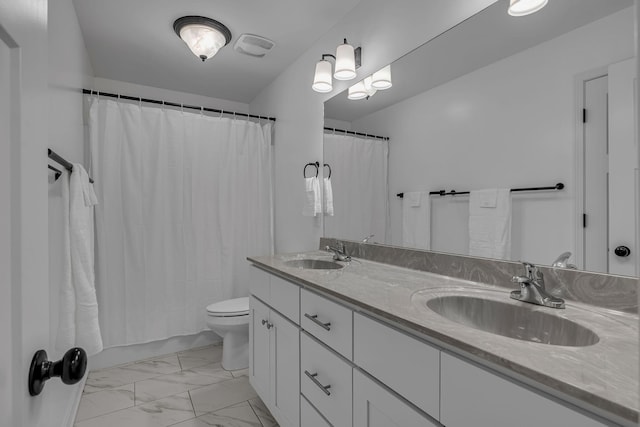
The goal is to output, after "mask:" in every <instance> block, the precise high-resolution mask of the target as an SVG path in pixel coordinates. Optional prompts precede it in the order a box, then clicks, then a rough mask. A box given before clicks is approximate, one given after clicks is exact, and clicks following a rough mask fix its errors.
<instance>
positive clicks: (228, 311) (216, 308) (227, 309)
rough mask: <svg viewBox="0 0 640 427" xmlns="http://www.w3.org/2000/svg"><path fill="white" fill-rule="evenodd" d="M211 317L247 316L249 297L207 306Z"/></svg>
mask: <svg viewBox="0 0 640 427" xmlns="http://www.w3.org/2000/svg"><path fill="white" fill-rule="evenodd" d="M207 312H208V313H209V314H210V315H213V316H216V315H217V316H242V315H245V314H249V297H244V298H234V299H228V300H226V301H220V302H216V303H213V304H209V305H208V306H207Z"/></svg>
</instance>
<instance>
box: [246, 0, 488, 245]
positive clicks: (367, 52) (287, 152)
mask: <svg viewBox="0 0 640 427" xmlns="http://www.w3.org/2000/svg"><path fill="white" fill-rule="evenodd" d="M494 1H495V0H476V1H473V2H469V1H466V0H455V1H454V0H432V1H428V2H425V1H423V0H406V1H403V2H402V3H401V4H400V3H398V2H389V1H383V0H366V1H361V2H360V3H358V5H357V6H356V7H355V8H353V9H352V10H351V11H350V12H349V13H348V14H347V15H346V16H345V17H344V18H343V19H342V20H341V21H340V22H339V23H338V24H336V25H335V26H334V27H333V28H332V29H331V30H329V31H328V32H327V34H325V35H324V36H323V37H322V38H320V39H319V40H318V41H317V42H316V43H315V44H314V45H313V46H312V47H311V48H310V49H309V50H308V51H307V52H306V53H305V54H303V55H302V56H300V58H298V60H296V61H295V62H294V63H293V64H292V65H291V66H289V67H288V68H287V69H286V70H285V71H284V72H283V73H281V74H280V75H279V76H278V78H276V80H274V82H273V83H271V85H269V86H268V87H267V88H265V89H264V90H263V91H262V92H261V93H260V95H258V96H257V97H256V99H254V101H253V102H252V103H251V104H250V109H251V112H252V113H255V114H262V115H270V116H275V117H276V118H277V122H276V125H275V138H274V141H275V245H276V252H294V251H302V250H310V249H314V248H317V247H318V239H319V238H320V237H321V236H322V223H321V220H320V219H319V218H314V217H303V216H302V213H301V212H302V204H303V201H304V193H303V191H302V188H303V187H302V183H303V181H302V168H303V166H304V164H305V163H308V162H313V161H321V159H322V135H323V132H322V128H323V123H324V118H323V113H324V110H323V102H324V101H325V100H327V99H329V98H330V97H332V96H333V95H335V94H336V93H339V92H341V91H343V90H344V89H346V88H347V87H348V83H349V82H337V81H334V89H333V92H331V93H329V94H319V93H316V92H313V91H312V90H311V82H312V79H313V70H314V67H315V63H316V62H317V61H318V60H319V59H320V56H321V55H322V54H323V53H332V52H334V51H335V48H336V46H337V45H338V44H340V43H341V42H342V39H343V38H344V37H346V38H347V39H348V40H349V42H350V43H352V44H353V45H354V46H362V48H363V60H362V61H363V64H362V67H361V68H360V69H359V70H358V76H359V78H362V77H363V76H366V75H368V74H371V73H373V72H374V71H376V70H378V69H380V68H382V66H384V65H386V64H388V63H390V62H392V61H394V60H395V59H397V58H399V57H400V56H402V55H403V54H405V53H407V52H409V51H410V50H412V49H414V48H415V47H417V46H419V45H421V44H422V43H424V42H425V41H427V40H430V39H431V38H433V37H434V36H436V35H438V34H440V33H442V32H443V31H444V30H446V29H448V28H450V27H452V26H453V25H455V24H457V23H458V22H460V21H462V20H463V19H465V18H467V17H469V16H471V15H473V14H475V13H476V12H478V11H479V10H481V9H483V8H484V7H486V6H488V5H490V4H491V3H493V2H494Z"/></svg>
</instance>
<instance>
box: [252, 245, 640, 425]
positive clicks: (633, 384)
mask: <svg viewBox="0 0 640 427" xmlns="http://www.w3.org/2000/svg"><path fill="white" fill-rule="evenodd" d="M310 258H311V259H322V260H331V255H330V254H328V253H327V252H324V251H314V252H307V253H303V254H289V255H275V256H266V257H250V258H248V260H249V261H251V262H252V263H254V264H255V265H257V266H258V267H260V268H262V269H265V270H267V271H269V272H272V273H275V274H277V275H279V276H281V277H284V278H286V279H289V280H292V281H295V282H297V283H299V284H302V285H304V286H307V287H309V288H311V289H315V290H317V291H319V292H321V293H324V294H325V295H328V296H331V297H333V298H336V299H338V300H340V301H342V302H344V303H346V304H348V305H351V306H353V307H354V308H355V309H356V310H358V309H360V310H364V311H367V312H369V313H372V314H373V315H375V316H378V317H380V318H384V319H388V320H389V321H391V322H392V323H393V324H396V325H398V326H400V327H401V328H403V329H405V330H407V331H409V332H413V333H416V334H418V335H419V336H421V337H423V338H424V339H426V340H431V341H433V342H434V343H436V344H437V345H440V346H441V347H443V348H445V349H447V350H449V351H451V352H454V353H458V354H461V355H464V356H467V357H469V358H472V359H473V360H476V361H478V362H480V363H486V364H487V366H489V367H492V368H494V369H497V370H500V371H502V372H504V373H507V375H512V376H514V377H515V378H516V379H519V380H521V381H524V382H528V383H530V384H532V385H534V386H536V387H538V388H541V389H542V390H544V391H547V392H550V393H552V394H557V395H559V396H560V397H562V398H564V399H565V400H568V401H571V402H573V403H575V404H577V405H579V406H583V407H585V408H587V409H591V410H594V411H596V412H599V413H604V414H607V413H608V414H613V415H614V416H615V417H620V418H621V419H624V420H627V421H631V422H637V421H638V409H639V408H638V406H639V390H638V370H639V369H638V364H639V360H638V315H637V314H634V313H625V312H621V311H615V310H610V309H606V308H602V307H596V306H592V305H588V304H584V303H579V302H574V301H569V300H568V301H567V303H566V309H551V308H547V307H541V306H534V305H530V307H529V308H530V309H531V310H536V311H543V312H547V313H550V314H553V315H555V316H559V317H563V318H566V319H569V320H571V321H573V322H576V323H578V324H580V325H582V326H585V327H587V328H589V329H591V330H592V331H593V332H595V333H596V334H597V335H598V337H599V341H598V342H597V343H596V344H593V345H590V346H585V347H569V346H558V345H548V344H542V343H536V342H530V341H522V340H518V339H513V338H508V337H503V336H500V335H496V334H493V333H489V332H484V331H481V330H478V329H473V328H471V327H469V326H464V325H462V324H459V323H456V322H453V321H451V320H448V319H447V318H445V317H442V316H440V315H439V314H437V313H436V312H434V311H432V310H431V309H429V308H427V307H426V301H428V300H430V299H432V298H434V297H439V296H446V295H468V296H475V297H479V298H483V299H491V300H496V301H500V302H503V303H506V304H514V305H521V304H525V303H522V302H519V301H515V300H512V299H510V298H509V289H508V288H506V287H501V286H492V285H486V284H482V283H478V282H473V281H468V280H463V279H458V278H453V277H449V276H443V275H438V274H434V273H429V272H425V271H418V270H412V269H408V268H402V267H397V266H394V265H389V264H382V263H378V262H373V261H368V260H364V259H359V258H354V259H353V260H352V261H351V262H348V263H342V264H344V265H345V267H344V268H342V269H337V270H313V269H301V268H292V267H288V266H286V265H285V263H284V262H285V261H289V260H293V259H310ZM512 289H516V288H515V286H514V287H513V288H512ZM527 305H529V304H527Z"/></svg>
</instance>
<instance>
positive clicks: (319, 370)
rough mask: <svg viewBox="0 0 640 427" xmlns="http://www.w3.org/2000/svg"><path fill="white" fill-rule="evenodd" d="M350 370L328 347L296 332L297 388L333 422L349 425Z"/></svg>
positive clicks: (333, 423) (344, 426) (339, 424)
mask: <svg viewBox="0 0 640 427" xmlns="http://www.w3.org/2000/svg"><path fill="white" fill-rule="evenodd" d="M351 371H352V368H351V366H349V364H347V363H346V362H345V361H344V360H342V359H340V358H339V357H338V356H337V355H336V354H334V353H333V352H332V351H331V350H328V349H327V348H326V347H324V346H322V345H320V344H318V343H317V342H315V341H314V340H313V338H310V337H309V336H308V335H307V334H305V333H302V334H301V335H300V391H301V393H302V394H303V395H304V397H306V398H307V399H308V400H309V402H311V403H312V404H313V406H315V407H316V408H318V410H319V411H320V413H321V414H322V415H323V416H324V417H325V418H326V419H327V420H328V421H329V422H330V423H331V424H332V425H334V426H340V427H347V426H351V413H352V412H351V409H352V408H351V402H352V389H353V388H352V372H351Z"/></svg>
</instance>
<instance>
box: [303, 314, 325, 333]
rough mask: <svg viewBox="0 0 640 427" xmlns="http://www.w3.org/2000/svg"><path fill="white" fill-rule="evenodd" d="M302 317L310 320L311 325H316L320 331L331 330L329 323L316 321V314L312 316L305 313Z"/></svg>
mask: <svg viewBox="0 0 640 427" xmlns="http://www.w3.org/2000/svg"><path fill="white" fill-rule="evenodd" d="M304 317H306V318H307V319H309V320H311V321H312V322H313V323H315V324H316V325H318V326H320V327H321V328H322V329H325V330H327V331H330V330H331V328H330V326H331V322H327V323H322V322H321V321H319V320H318V315H317V314H314V315H313V316H312V315H310V314H309V313H305V314H304Z"/></svg>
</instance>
